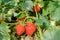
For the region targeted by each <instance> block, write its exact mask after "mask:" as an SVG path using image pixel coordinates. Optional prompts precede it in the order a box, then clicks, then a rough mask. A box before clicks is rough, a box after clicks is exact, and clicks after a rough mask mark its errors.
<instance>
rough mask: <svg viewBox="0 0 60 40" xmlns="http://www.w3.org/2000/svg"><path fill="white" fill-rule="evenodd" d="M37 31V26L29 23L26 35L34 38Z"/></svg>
mask: <svg viewBox="0 0 60 40" xmlns="http://www.w3.org/2000/svg"><path fill="white" fill-rule="evenodd" d="M35 31H36V25H35V24H34V23H27V26H26V34H27V35H28V36H32V35H33V33H34V32H35Z"/></svg>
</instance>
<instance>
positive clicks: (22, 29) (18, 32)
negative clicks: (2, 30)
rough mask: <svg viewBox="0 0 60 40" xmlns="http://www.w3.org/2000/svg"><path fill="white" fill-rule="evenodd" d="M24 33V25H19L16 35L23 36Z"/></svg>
mask: <svg viewBox="0 0 60 40" xmlns="http://www.w3.org/2000/svg"><path fill="white" fill-rule="evenodd" d="M24 32H25V28H24V26H23V25H22V24H18V25H17V26H16V33H17V35H21V34H23V33H24Z"/></svg>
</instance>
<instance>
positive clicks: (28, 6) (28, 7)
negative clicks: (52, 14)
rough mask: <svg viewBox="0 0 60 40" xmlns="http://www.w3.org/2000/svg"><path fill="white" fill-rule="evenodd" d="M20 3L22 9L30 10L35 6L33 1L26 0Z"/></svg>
mask: <svg viewBox="0 0 60 40" xmlns="http://www.w3.org/2000/svg"><path fill="white" fill-rule="evenodd" d="M19 5H20V6H21V7H22V9H24V10H26V11H29V10H31V9H32V7H33V2H32V1H25V2H24V3H20V4H19Z"/></svg>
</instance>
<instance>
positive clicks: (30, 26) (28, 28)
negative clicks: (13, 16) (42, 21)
mask: <svg viewBox="0 0 60 40" xmlns="http://www.w3.org/2000/svg"><path fill="white" fill-rule="evenodd" d="M35 31H36V25H35V24H34V23H30V22H26V26H23V25H22V24H18V25H17V26H16V33H17V35H21V34H23V33H24V32H25V33H26V34H27V35H28V36H32V35H33V33H34V32H35Z"/></svg>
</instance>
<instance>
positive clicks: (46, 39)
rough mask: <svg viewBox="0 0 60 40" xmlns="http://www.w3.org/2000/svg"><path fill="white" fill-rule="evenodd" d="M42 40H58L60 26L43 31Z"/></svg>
mask: <svg viewBox="0 0 60 40" xmlns="http://www.w3.org/2000/svg"><path fill="white" fill-rule="evenodd" d="M42 40H60V28H52V29H48V30H46V31H45V33H44V35H43V36H42Z"/></svg>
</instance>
